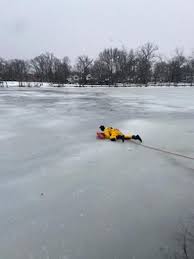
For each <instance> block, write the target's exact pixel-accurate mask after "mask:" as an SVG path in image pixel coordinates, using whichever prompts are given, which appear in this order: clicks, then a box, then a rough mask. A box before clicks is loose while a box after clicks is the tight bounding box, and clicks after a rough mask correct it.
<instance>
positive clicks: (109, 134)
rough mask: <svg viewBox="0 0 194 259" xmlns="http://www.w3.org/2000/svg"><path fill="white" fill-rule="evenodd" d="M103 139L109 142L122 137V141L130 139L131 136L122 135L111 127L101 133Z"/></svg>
mask: <svg viewBox="0 0 194 259" xmlns="http://www.w3.org/2000/svg"><path fill="white" fill-rule="evenodd" d="M103 133H104V135H105V138H106V139H110V140H117V139H119V138H120V137H124V139H132V136H133V135H132V134H128V135H124V134H123V133H122V132H121V131H120V130H119V129H114V128H111V127H107V128H105V129H104V131H103Z"/></svg>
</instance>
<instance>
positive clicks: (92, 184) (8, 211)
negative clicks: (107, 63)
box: [0, 88, 194, 259]
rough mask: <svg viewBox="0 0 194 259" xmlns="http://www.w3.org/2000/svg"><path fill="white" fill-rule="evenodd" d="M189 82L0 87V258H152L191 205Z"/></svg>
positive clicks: (193, 92)
mask: <svg viewBox="0 0 194 259" xmlns="http://www.w3.org/2000/svg"><path fill="white" fill-rule="evenodd" d="M193 96H194V89H192V88H185V89H180V88H170V89H167V88H166V89H150V88H149V89H146V88H132V89H130V88H127V89H125V88H111V89H110V88H99V89H97V88H95V89H94V88H93V89H89V88H87V89H86V88H78V89H76V88H75V89H73V88H69V89H68V88H65V89H64V88H63V89H62V88H60V89H52V88H50V89H46V88H45V89H32V88H30V89H26V88H22V89H18V88H4V89H0V110H1V114H0V206H1V208H0V219H1V220H0V229H1V236H0V258H6V259H13V258H14V259H28V258H35V259H36V258H37V259H39V258H55V259H58V258H60V259H61V258H67V259H70V258H72V259H77V258H79V259H91V258H92V259H95V258H96V259H99V258H100V259H109V258H110V259H112V258H119V259H128V258H149V259H150V258H160V256H161V255H160V248H161V247H164V246H173V244H174V242H173V241H174V240H173V239H174V234H175V232H176V229H177V225H178V224H179V222H180V221H182V220H184V219H185V218H186V217H188V216H190V215H191V213H192V212H193V210H194V207H193V204H194V162H193V161H187V160H186V159H181V158H176V157H173V156H169V155H166V154H162V153H157V152H154V151H151V150H146V149H144V148H143V147H141V146H137V145H135V144H133V143H130V142H126V143H124V144H123V143H120V142H118V143H112V142H109V141H99V140H96V139H95V132H96V130H97V129H98V127H99V125H101V124H105V125H111V126H114V127H118V128H120V129H121V130H122V131H124V132H128V131H131V132H134V133H139V134H140V135H141V136H142V138H143V140H144V143H145V144H148V145H154V146H156V147H160V148H165V149H168V150H170V151H175V152H179V153H183V154H185V155H190V156H194V142H193V139H194V102H193Z"/></svg>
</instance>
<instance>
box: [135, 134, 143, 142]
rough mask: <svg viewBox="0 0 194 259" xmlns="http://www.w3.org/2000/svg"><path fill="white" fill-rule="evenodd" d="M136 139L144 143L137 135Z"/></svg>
mask: <svg viewBox="0 0 194 259" xmlns="http://www.w3.org/2000/svg"><path fill="white" fill-rule="evenodd" d="M136 139H137V140H139V141H140V142H141V143H142V139H141V138H140V136H139V135H136Z"/></svg>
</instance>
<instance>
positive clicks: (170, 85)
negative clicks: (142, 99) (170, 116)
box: [1, 81, 194, 88]
mask: <svg viewBox="0 0 194 259" xmlns="http://www.w3.org/2000/svg"><path fill="white" fill-rule="evenodd" d="M9 87H19V88H32V87H34V88H53V87H54V88H61V87H62V88H64V87H66V88H81V87H87V88H111V87H114V88H177V87H180V88H181V87H184V88H185V87H189V88H190V87H194V85H191V84H188V83H177V84H174V83H168V82H167V83H156V84H154V83H149V84H148V85H143V84H142V85H140V84H116V85H79V84H56V83H46V82H44V83H41V82H22V86H21V83H20V82H16V81H2V84H1V88H9Z"/></svg>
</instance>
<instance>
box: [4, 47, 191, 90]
mask: <svg viewBox="0 0 194 259" xmlns="http://www.w3.org/2000/svg"><path fill="white" fill-rule="evenodd" d="M0 80H2V81H18V82H20V85H22V82H31V81H38V82H49V83H57V84H65V83H79V84H80V85H86V84H93V85H102V84H107V85H114V84H118V83H120V84H145V85H147V84H148V83H149V82H154V83H167V82H168V83H174V84H177V83H189V84H191V85H192V84H193V81H194V53H192V54H191V55H190V56H185V55H184V53H183V51H181V50H179V49H176V50H175V52H174V55H173V57H171V58H164V57H163V56H162V55H160V54H159V49H158V47H157V46H156V45H155V44H153V43H150V42H148V43H146V44H144V45H142V46H141V47H139V48H137V49H130V50H126V49H125V48H122V49H119V48H107V49H104V50H103V51H102V52H100V53H99V55H98V57H97V58H96V59H91V58H90V57H88V56H79V57H78V58H77V61H76V63H75V65H74V66H71V63H70V59H69V58H68V57H67V56H66V57H64V58H63V59H59V58H57V57H55V55H54V54H52V53H48V52H47V53H43V54H41V55H39V56H37V57H35V58H33V59H31V60H22V59H11V60H5V59H3V58H0Z"/></svg>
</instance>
